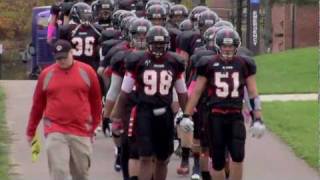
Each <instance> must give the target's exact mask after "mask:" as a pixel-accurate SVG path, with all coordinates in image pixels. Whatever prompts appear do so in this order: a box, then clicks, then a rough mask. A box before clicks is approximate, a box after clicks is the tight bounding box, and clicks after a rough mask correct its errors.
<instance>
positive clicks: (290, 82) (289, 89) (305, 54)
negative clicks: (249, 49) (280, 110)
mask: <svg viewBox="0 0 320 180" xmlns="http://www.w3.org/2000/svg"><path fill="white" fill-rule="evenodd" d="M317 50H318V48H302V49H293V50H288V51H285V52H281V53H275V54H267V55H261V56H257V57H256V58H255V59H256V63H257V66H258V71H257V83H258V89H259V92H260V93H262V94H272V93H310V92H317V90H318V87H317V82H318V81H317V78H318V77H317V72H318V69H317V63H318V51H317Z"/></svg>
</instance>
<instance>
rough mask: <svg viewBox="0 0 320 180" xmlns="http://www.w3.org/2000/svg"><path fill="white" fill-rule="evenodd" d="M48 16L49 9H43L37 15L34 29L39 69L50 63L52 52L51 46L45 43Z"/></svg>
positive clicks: (51, 61)
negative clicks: (35, 28)
mask: <svg viewBox="0 0 320 180" xmlns="http://www.w3.org/2000/svg"><path fill="white" fill-rule="evenodd" d="M49 18H50V10H45V11H43V12H40V13H39V14H38V15H37V19H36V21H37V30H36V33H37V34H36V45H35V49H36V57H37V65H38V66H39V67H40V69H43V68H44V67H46V66H48V65H50V64H52V63H53V62H54V60H53V54H52V50H51V46H50V45H49V44H48V43H47V32H48V23H49Z"/></svg>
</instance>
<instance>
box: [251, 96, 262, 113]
mask: <svg viewBox="0 0 320 180" xmlns="http://www.w3.org/2000/svg"><path fill="white" fill-rule="evenodd" d="M250 105H251V108H252V110H253V111H260V110H261V109H262V107H261V100H260V97H259V96H256V97H254V98H250Z"/></svg>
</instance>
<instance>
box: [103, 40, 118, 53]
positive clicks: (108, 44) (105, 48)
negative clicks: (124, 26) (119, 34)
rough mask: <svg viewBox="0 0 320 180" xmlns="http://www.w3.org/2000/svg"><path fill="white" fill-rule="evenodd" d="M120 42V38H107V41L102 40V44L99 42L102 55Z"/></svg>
mask: <svg viewBox="0 0 320 180" xmlns="http://www.w3.org/2000/svg"><path fill="white" fill-rule="evenodd" d="M120 42H121V40H108V41H104V42H102V44H101V48H102V55H103V56H105V55H107V54H108V52H109V51H110V50H111V48H112V47H114V46H116V45H117V44H119V43H120Z"/></svg>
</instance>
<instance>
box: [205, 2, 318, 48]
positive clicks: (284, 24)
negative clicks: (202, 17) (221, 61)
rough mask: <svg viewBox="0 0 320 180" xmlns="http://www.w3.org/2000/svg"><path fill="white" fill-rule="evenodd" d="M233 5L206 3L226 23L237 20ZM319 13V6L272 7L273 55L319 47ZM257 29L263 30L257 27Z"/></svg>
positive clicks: (228, 3) (287, 5)
mask: <svg viewBox="0 0 320 180" xmlns="http://www.w3.org/2000/svg"><path fill="white" fill-rule="evenodd" d="M232 2H235V1H234V0H207V4H208V6H209V7H211V8H212V9H214V10H215V11H216V12H217V13H218V14H219V16H221V17H222V18H223V19H228V20H232V19H233V18H235V17H236V13H235V8H236V7H235V3H233V4H232ZM262 12H264V11H262ZM318 13H319V6H317V5H301V6H297V5H292V4H284V5H279V4H275V5H274V6H273V7H272V52H279V51H283V50H286V49H290V48H300V47H308V46H316V45H318V42H319V16H318V15H319V14H318ZM262 16H263V15H262ZM244 20H245V19H244ZM260 30H263V27H260ZM262 34H263V33H261V35H262ZM245 38H246V37H245V33H243V34H242V39H243V40H244V39H245ZM260 44H261V49H264V48H263V45H264V43H263V38H261V43H260Z"/></svg>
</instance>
